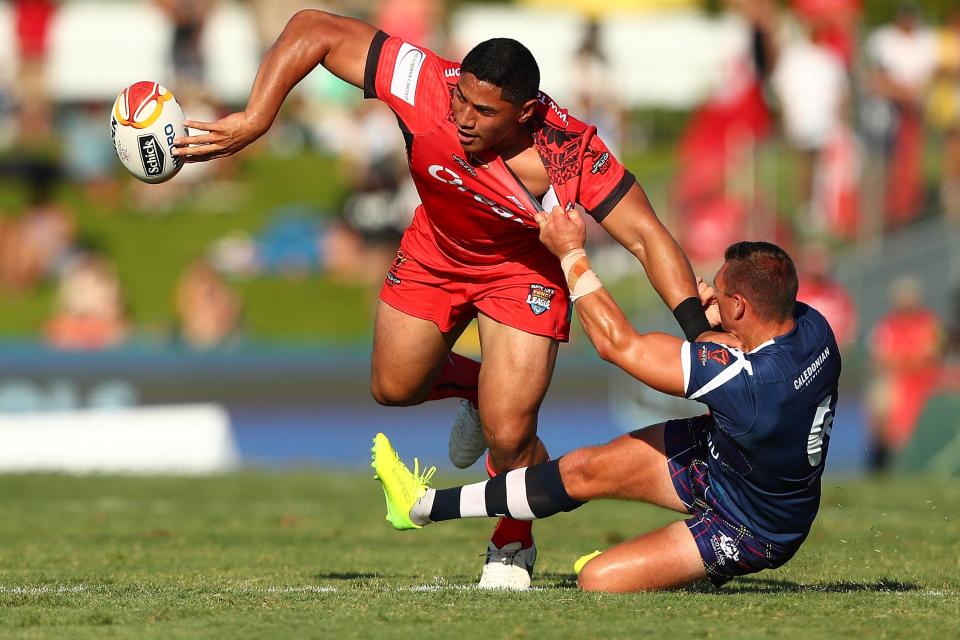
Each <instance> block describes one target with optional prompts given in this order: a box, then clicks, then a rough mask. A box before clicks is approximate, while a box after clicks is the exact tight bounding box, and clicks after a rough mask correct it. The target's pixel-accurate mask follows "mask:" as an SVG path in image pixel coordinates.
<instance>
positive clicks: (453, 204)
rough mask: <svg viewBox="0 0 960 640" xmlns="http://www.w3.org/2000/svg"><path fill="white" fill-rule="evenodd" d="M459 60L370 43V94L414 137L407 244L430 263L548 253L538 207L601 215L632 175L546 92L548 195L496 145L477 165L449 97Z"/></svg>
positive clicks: (388, 40) (381, 36)
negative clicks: (413, 200)
mask: <svg viewBox="0 0 960 640" xmlns="http://www.w3.org/2000/svg"><path fill="white" fill-rule="evenodd" d="M459 76H460V63H458V62H451V61H449V60H444V59H443V58H440V57H439V56H437V55H436V54H434V53H433V52H431V51H429V50H427V49H424V48H422V47H417V46H414V45H411V44H409V43H406V42H404V41H402V40H401V39H400V38H393V37H389V36H387V34H385V33H384V32H382V31H381V32H378V33H377V35H376V36H375V37H374V39H373V42H372V43H371V45H370V51H369V53H368V55H367V66H366V73H365V79H364V96H365V97H367V98H378V99H380V100H381V101H383V102H385V103H386V104H387V105H388V106H389V107H390V108H391V109H392V110H393V112H394V113H395V114H396V116H397V120H398V122H399V125H400V129H401V131H402V132H403V135H404V138H405V140H406V144H407V157H408V161H409V165H410V173H411V175H412V177H413V181H414V183H415V184H416V186H417V191H418V192H419V194H420V199H421V202H422V204H421V205H420V206H419V207H418V208H417V211H416V213H415V214H414V219H413V222H412V223H411V226H410V228H409V229H408V230H407V232H406V234H405V236H404V241H403V246H404V248H405V249H407V250H410V251H411V252H412V253H415V254H417V255H418V256H419V258H420V260H421V261H422V262H424V263H425V264H427V265H428V266H431V264H430V262H431V261H430V256H431V255H432V254H436V252H437V250H438V249H439V251H440V253H441V254H442V258H443V261H444V262H446V261H453V262H456V263H460V264H463V265H465V266H478V267H482V266H485V265H494V264H500V263H503V262H507V261H512V260H516V259H519V258H521V257H523V256H529V254H530V253H531V252H533V253H536V254H542V253H545V252H547V250H546V248H545V247H543V245H541V244H540V241H539V239H538V237H539V231H538V227H537V223H536V221H535V220H534V218H533V216H534V214H535V213H536V212H537V209H538V208H539V207H543V208H545V209H548V210H549V209H550V208H552V206H553V205H556V204H561V205H563V206H565V207H570V206H573V205H574V204H579V205H581V206H582V207H583V208H584V209H585V210H586V211H587V213H589V214H590V215H592V216H593V217H594V218H596V219H597V220H602V219H603V218H604V216H606V215H607V214H608V213H609V212H610V211H611V210H612V209H613V207H614V206H615V205H616V204H617V203H618V202H619V201H620V200H621V199H622V198H623V196H624V195H625V194H626V192H627V191H628V190H629V189H630V187H631V186H632V185H633V183H634V182H635V179H634V177H633V175H631V174H630V172H628V171H626V170H625V169H624V167H623V166H622V165H621V164H620V163H619V162H617V160H616V159H615V158H614V157H613V154H611V153H610V151H609V150H608V149H607V147H606V145H605V144H604V143H603V141H601V140H600V138H599V137H598V136H597V135H596V127H592V126H588V125H586V124H584V123H582V122H580V121H578V120H577V119H575V118H573V117H572V116H570V115H569V114H568V113H567V112H566V110H564V109H561V108H560V107H558V106H557V105H556V103H554V102H553V100H551V99H550V98H549V97H548V96H546V95H545V94H543V93H541V94H540V95H539V104H538V107H537V115H536V117H535V124H534V131H533V141H534V145H535V146H536V149H537V151H538V152H539V154H540V158H541V160H542V161H543V164H544V166H545V167H546V169H547V173H548V176H549V178H550V184H551V187H550V190H549V191H548V192H547V194H545V195H544V196H543V201H542V202H534V200H533V196H532V195H531V194H529V193H528V192H527V190H526V188H525V187H524V186H523V185H522V184H521V183H520V181H519V180H518V179H517V178H516V177H515V176H514V174H513V173H512V172H511V171H510V169H509V168H508V167H507V165H506V163H504V161H503V160H502V159H501V158H499V157H496V156H495V154H490V155H491V157H490V159H489V162H488V163H487V164H486V165H482V166H476V165H472V164H471V163H469V162H468V161H467V159H466V158H465V157H464V151H463V148H462V147H461V146H460V143H459V141H458V139H457V129H456V124H455V122H454V118H453V110H452V108H451V98H452V92H453V90H454V87H455V86H456V83H457V79H458V78H459Z"/></svg>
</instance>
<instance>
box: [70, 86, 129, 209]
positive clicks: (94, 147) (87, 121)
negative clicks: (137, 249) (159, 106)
mask: <svg viewBox="0 0 960 640" xmlns="http://www.w3.org/2000/svg"><path fill="white" fill-rule="evenodd" d="M110 108H111V105H109V104H106V103H102V102H95V101H90V102H85V103H83V104H80V105H78V106H77V108H75V109H71V110H70V111H69V112H68V113H67V114H66V116H65V117H64V119H63V123H62V126H61V128H60V130H59V131H60V142H61V145H62V156H63V170H64V173H65V174H66V177H67V178H69V179H71V180H73V181H75V182H77V183H79V184H80V185H82V186H83V188H84V190H85V191H86V194H87V197H88V198H90V200H91V201H92V202H93V203H94V204H96V205H99V206H110V207H113V206H115V205H117V204H118V203H119V196H120V182H119V181H118V180H117V166H118V165H117V157H116V152H115V150H114V148H113V145H112V144H111V143H110V138H109V137H107V136H105V135H103V120H104V114H105V113H109V112H110Z"/></svg>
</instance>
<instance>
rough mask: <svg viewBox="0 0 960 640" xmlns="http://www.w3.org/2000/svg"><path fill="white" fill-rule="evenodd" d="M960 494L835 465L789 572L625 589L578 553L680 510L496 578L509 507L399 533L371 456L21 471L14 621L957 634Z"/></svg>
mask: <svg viewBox="0 0 960 640" xmlns="http://www.w3.org/2000/svg"><path fill="white" fill-rule="evenodd" d="M444 475H446V477H443V476H444ZM464 478H472V476H452V477H451V475H450V474H442V473H441V477H440V478H439V482H438V483H437V484H438V485H439V486H443V485H446V484H453V483H454V482H455V481H456V480H458V479H464ZM958 511H960V486H958V484H957V483H956V481H953V482H947V483H942V482H932V481H921V480H913V479H907V478H896V479H890V480H886V481H852V480H841V479H836V478H834V479H829V480H828V481H827V482H826V483H825V484H824V500H823V508H822V510H821V514H820V518H819V519H818V521H817V523H816V525H815V527H814V530H813V532H812V534H811V536H810V539H809V540H808V541H807V543H806V545H805V546H804V547H803V548H802V549H801V551H800V552H799V554H798V555H797V556H796V557H795V558H794V559H793V560H792V561H791V562H790V563H789V564H787V566H785V567H783V568H781V569H779V570H778V571H775V572H768V573H765V574H761V575H759V576H756V577H751V578H744V579H740V580H736V581H733V582H731V583H729V584H728V585H727V586H725V587H724V588H723V589H721V590H719V591H716V590H714V589H712V588H707V587H704V588H694V589H689V590H683V591H678V592H671V593H655V594H642V595H626V596H611V595H597V594H585V593H581V592H580V591H578V590H577V589H576V588H575V583H574V579H573V576H572V570H571V565H572V562H573V560H574V559H575V558H576V557H577V556H578V555H580V554H582V553H584V552H587V551H590V550H592V549H593V548H595V547H599V548H604V547H605V546H608V545H610V544H612V543H615V542H617V541H619V540H623V539H624V538H626V537H629V536H632V535H634V534H636V533H639V532H642V531H644V530H646V529H648V528H651V527H655V526H657V525H660V524H663V523H665V522H667V521H669V520H671V519H672V518H673V516H671V515H670V514H669V513H666V512H661V511H659V510H657V509H655V508H653V507H646V506H643V505H633V504H630V505H627V504H622V503H594V504H589V505H587V506H585V507H584V508H582V509H580V510H579V511H577V512H575V513H573V514H567V515H561V516H558V517H556V518H553V519H551V520H548V521H544V522H541V523H538V524H537V532H538V533H537V536H538V538H537V539H538V545H539V547H540V559H539V563H538V566H537V576H536V577H535V585H536V586H537V589H536V590H533V591H531V592H528V593H521V594H516V593H487V592H478V591H475V590H473V589H471V588H469V587H470V585H472V584H473V582H474V581H475V579H476V577H477V576H478V574H479V567H480V563H481V562H482V558H481V552H482V551H483V550H484V548H485V540H486V535H487V534H488V532H489V530H490V527H491V524H492V523H491V522H488V521H479V520H472V521H464V522H451V523H443V524H439V525H435V526H431V527H428V528H427V529H425V530H423V531H413V532H403V533H398V532H395V531H393V530H392V529H391V528H390V527H389V526H388V525H387V523H386V522H384V521H383V519H382V518H383V502H382V496H381V494H380V490H379V487H378V485H377V484H376V482H375V481H373V480H372V479H371V476H370V474H362V475H357V474H348V473H336V474H332V473H320V472H309V473H308V472H301V473H255V472H248V473H242V474H236V475H228V476H220V477H213V478H118V477H89V478H74V477H66V476H6V477H0V637H2V638H145V637H146V638H151V637H156V638H195V637H217V638H225V637H229V638H286V637H291V638H293V637H296V638H304V637H310V638H409V639H415V638H449V637H455V636H456V637H458V638H486V639H489V638H554V637H569V638H609V637H637V638H641V637H654V638H655V637H670V638H677V637H681V638H682V637H691V638H692V637H735V638H771V637H778V638H833V637H868V636H869V637H870V638H956V637H958V636H960V623H958V613H960V578H958V573H960V554H958V550H960V526H958V515H960V514H958Z"/></svg>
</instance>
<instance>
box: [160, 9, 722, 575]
mask: <svg viewBox="0 0 960 640" xmlns="http://www.w3.org/2000/svg"><path fill="white" fill-rule="evenodd" d="M317 65H322V66H323V67H325V68H326V69H327V70H329V71H330V72H331V73H333V74H334V75H336V76H338V77H339V78H341V79H343V80H345V81H346V82H349V83H350V84H353V85H355V86H356V87H357V88H360V89H363V91H364V96H365V97H367V98H371V99H372V98H376V99H378V100H380V101H381V102H383V103H384V104H386V105H387V106H388V107H389V108H390V109H391V110H392V111H393V113H394V114H395V115H396V117H397V124H398V126H399V129H400V131H401V133H402V134H403V137H404V140H405V142H406V146H407V158H408V161H409V166H410V175H411V176H412V178H413V181H414V183H415V184H416V187H417V192H418V194H419V195H420V198H421V200H422V205H421V206H419V207H418V208H417V210H416V212H415V213H414V217H413V222H412V223H411V225H410V227H409V228H408V229H407V230H406V231H405V232H404V235H403V239H402V241H401V243H400V251H399V252H398V253H397V256H396V259H395V260H394V262H393V266H392V267H391V268H390V270H389V272H388V273H387V274H386V278H385V280H384V283H383V286H382V288H381V290H380V304H379V305H378V307H377V315H376V321H375V328H374V337H373V356H372V359H371V360H372V362H371V376H370V378H371V384H370V386H371V391H372V394H373V396H374V398H375V399H376V400H377V401H378V402H380V403H381V404H385V405H415V404H419V403H421V402H425V401H429V400H436V399H440V398H449V397H459V398H462V399H463V402H462V404H461V409H460V413H459V414H458V416H457V418H456V419H455V421H454V428H453V429H452V430H451V434H450V458H451V460H452V461H453V462H454V464H455V465H457V466H459V467H468V466H470V465H471V464H473V463H474V462H475V461H477V460H478V459H479V458H480V457H481V456H482V455H483V454H484V453H485V452H488V455H487V457H486V463H487V470H488V472H489V473H490V474H491V475H494V474H497V473H502V472H505V471H508V470H510V469H515V468H517V467H522V466H527V465H531V464H536V463H537V462H543V461H546V460H548V459H549V456H548V455H547V451H546V448H545V447H544V445H543V443H542V442H541V440H540V438H539V437H538V436H537V412H538V410H539V408H540V404H541V402H543V398H544V395H545V394H546V391H547V386H548V384H549V383H550V378H551V376H552V374H553V367H554V362H555V361H556V357H557V349H558V345H559V343H560V342H564V341H566V340H567V338H568V335H569V327H570V314H569V311H570V301H569V298H568V296H567V293H568V292H567V290H566V283H565V281H564V278H563V273H562V272H561V270H560V265H559V264H558V262H557V259H556V257H554V256H553V255H551V254H550V252H549V251H548V250H547V249H546V248H544V246H543V245H541V243H540V242H539V241H538V227H537V223H536V221H535V220H534V214H535V213H536V212H537V211H538V210H540V209H542V208H548V209H549V208H550V207H552V205H553V204H560V205H561V206H563V207H564V208H569V207H573V206H575V205H580V206H582V207H583V208H584V210H585V211H587V212H588V213H589V214H590V215H591V216H592V217H593V218H595V219H596V220H597V222H598V223H599V224H600V225H601V226H602V227H603V228H604V229H605V230H606V231H607V232H608V233H609V234H610V235H611V236H613V237H614V238H616V240H617V241H618V242H619V243H620V244H622V245H623V246H624V247H626V248H627V249H628V250H630V251H631V252H632V253H633V254H634V255H635V256H636V257H637V259H638V260H639V261H640V262H641V263H642V264H643V267H644V270H645V271H646V273H647V275H648V277H649V278H650V282H651V283H652V284H653V286H654V288H655V289H656V290H657V291H658V292H659V293H660V295H661V297H662V298H663V300H664V302H665V303H666V304H667V305H668V306H669V307H670V308H671V309H673V311H674V314H675V316H676V317H677V320H678V322H679V324H680V326H681V328H682V329H683V332H684V334H685V335H687V336H688V337H690V339H696V338H697V337H698V336H702V335H703V334H705V333H707V334H708V333H709V329H710V326H709V323H708V322H707V320H706V318H705V317H704V312H703V309H702V307H701V304H700V300H699V298H698V296H697V284H696V280H695V278H694V275H693V270H692V269H691V267H690V264H689V262H688V261H687V259H686V256H684V255H683V252H682V251H681V250H680V247H679V246H678V245H677V243H676V242H675V241H674V239H673V237H671V235H670V233H669V232H668V231H667V229H666V228H665V227H664V226H663V224H662V223H661V222H660V220H659V219H658V218H657V216H656V214H655V213H654V211H653V209H652V208H651V206H650V203H649V201H648V200H647V197H646V195H645V194H644V192H643V190H642V189H641V188H640V185H639V184H637V181H636V179H635V178H634V176H633V175H632V174H631V173H630V172H629V171H627V170H626V169H625V168H624V167H623V165H622V164H621V163H620V162H618V161H617V159H616V157H614V155H613V154H612V153H611V152H610V151H609V149H607V147H606V145H605V144H604V143H603V141H602V140H601V139H600V137H599V136H597V135H596V127H593V126H590V125H589V124H587V123H583V122H580V121H579V120H577V119H576V118H575V117H574V114H570V113H568V112H567V111H566V110H565V109H563V108H561V107H560V106H558V105H557V104H556V103H555V102H554V101H553V100H552V99H550V97H549V96H547V95H546V94H544V93H542V92H540V91H539V81H540V72H539V69H538V67H537V63H536V60H534V58H533V55H532V54H531V53H530V51H528V50H527V49H526V48H525V47H524V46H523V45H522V44H520V43H519V42H517V41H515V40H510V39H506V38H495V39H492V40H487V41H486V42H482V43H480V44H479V45H477V46H476V47H475V48H474V49H472V50H471V51H470V52H469V53H468V54H467V55H466V56H465V57H464V59H463V62H462V63H460V62H456V61H451V60H446V59H444V58H442V57H441V56H439V55H437V54H435V53H434V52H432V51H430V50H429V49H426V48H424V47H422V46H420V45H419V44H418V43H411V42H404V41H403V40H402V39H401V38H398V37H391V36H390V35H389V34H387V33H384V32H383V31H378V30H377V29H376V28H375V27H373V26H371V25H369V24H367V23H365V22H362V21H360V20H354V19H352V18H346V17H342V16H336V15H333V14H330V13H326V12H323V11H314V10H306V11H301V12H299V13H297V14H296V15H295V16H294V17H293V18H291V19H290V21H289V23H288V24H287V26H286V28H285V29H284V31H283V33H282V34H281V35H280V37H279V38H278V39H277V41H276V43H274V45H273V46H272V47H271V48H270V50H269V51H268V52H267V54H266V56H265V57H264V59H263V61H262V62H261V64H260V69H259V71H258V72H257V77H256V80H255V81H254V84H253V89H252V91H251V93H250V99H249V101H248V103H247V106H246V108H245V109H244V110H243V111H240V112H238V113H233V114H230V115H228V116H226V117H224V118H222V119H221V120H219V121H217V122H209V123H204V122H194V121H189V122H187V124H188V125H189V126H190V127H191V128H194V129H199V130H201V131H203V132H204V133H201V134H199V135H191V136H184V137H181V138H177V139H176V140H175V141H174V145H175V147H176V149H175V151H174V154H175V155H176V156H178V157H180V158H182V159H183V160H185V161H187V162H202V161H206V160H211V159H215V158H219V157H223V156H229V155H232V154H234V153H237V152H238V151H240V150H241V149H243V148H244V147H246V146H247V145H249V144H250V143H251V142H253V141H254V140H256V139H257V138H259V137H260V136H261V135H263V134H264V133H265V132H266V131H267V129H268V128H269V127H270V125H271V123H272V122H273V120H274V118H275V117H276V115H277V113H278V112H279V109H280V106H281V104H282V103H283V101H284V99H285V97H286V96H287V94H288V93H289V91H290V90H291V89H292V88H293V87H294V85H296V84H297V83H298V82H299V81H300V80H301V79H302V78H303V77H304V76H305V75H306V74H307V73H309V72H310V71H311V70H312V69H313V68H314V67H316V66H317ZM473 318H476V319H477V326H478V329H479V334H480V350H481V352H482V363H481V362H476V361H475V360H472V359H470V358H466V357H464V356H461V355H458V354H456V353H453V352H452V351H451V347H452V346H453V344H454V343H455V342H456V341H457V339H458V338H459V336H460V334H461V333H462V332H463V331H464V329H465V328H466V326H467V325H468V323H469V322H470V321H471V320H472V319H473ZM481 417H482V421H481ZM488 444H489V447H488ZM487 551H488V553H487V559H486V563H485V565H484V567H483V573H482V575H481V579H480V582H479V585H480V586H483V587H512V588H518V589H522V588H525V587H526V586H529V583H530V573H531V572H532V569H533V563H534V559H535V558H536V546H535V545H534V540H533V535H532V532H531V525H530V522H527V521H517V520H512V519H509V518H504V519H501V520H500V522H498V524H497V526H496V528H495V530H494V532H493V536H492V538H491V540H490V544H489V545H488V547H487Z"/></svg>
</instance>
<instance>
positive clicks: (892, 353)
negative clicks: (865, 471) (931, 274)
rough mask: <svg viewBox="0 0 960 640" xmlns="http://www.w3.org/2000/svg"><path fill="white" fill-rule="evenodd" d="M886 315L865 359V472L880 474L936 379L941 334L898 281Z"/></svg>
mask: <svg viewBox="0 0 960 640" xmlns="http://www.w3.org/2000/svg"><path fill="white" fill-rule="evenodd" d="M890 303H891V309H890V311H889V312H888V313H887V314H886V315H885V316H883V317H882V318H881V319H880V320H879V321H878V322H877V324H876V326H875V327H874V328H873V331H872V332H871V335H870V342H869V346H870V354H871V360H872V366H873V372H874V379H873V381H872V382H871V384H870V388H869V390H868V394H869V395H868V399H867V411H868V414H869V420H870V440H871V449H870V459H869V466H870V469H872V470H874V471H880V470H882V469H884V468H885V467H886V465H887V462H888V460H889V456H890V454H895V453H897V452H899V451H900V450H902V449H903V448H904V447H905V446H906V444H907V442H908V441H909V440H910V436H911V435H912V434H913V429H914V427H915V426H916V423H917V419H918V418H919V417H920V412H921V411H922V410H923V406H924V404H925V403H926V401H927V399H928V398H929V396H930V394H931V392H932V391H933V390H934V388H935V387H936V385H937V383H938V381H939V378H940V374H941V362H942V354H941V351H942V350H941V346H942V341H943V328H942V326H941V323H940V320H939V319H938V318H937V316H936V314H935V313H934V312H933V311H931V310H930V309H928V308H926V307H925V306H923V303H922V293H921V288H920V284H919V282H918V281H917V280H915V279H913V278H907V277H905V278H900V279H898V280H896V281H894V282H893V283H892V285H891V287H890Z"/></svg>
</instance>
